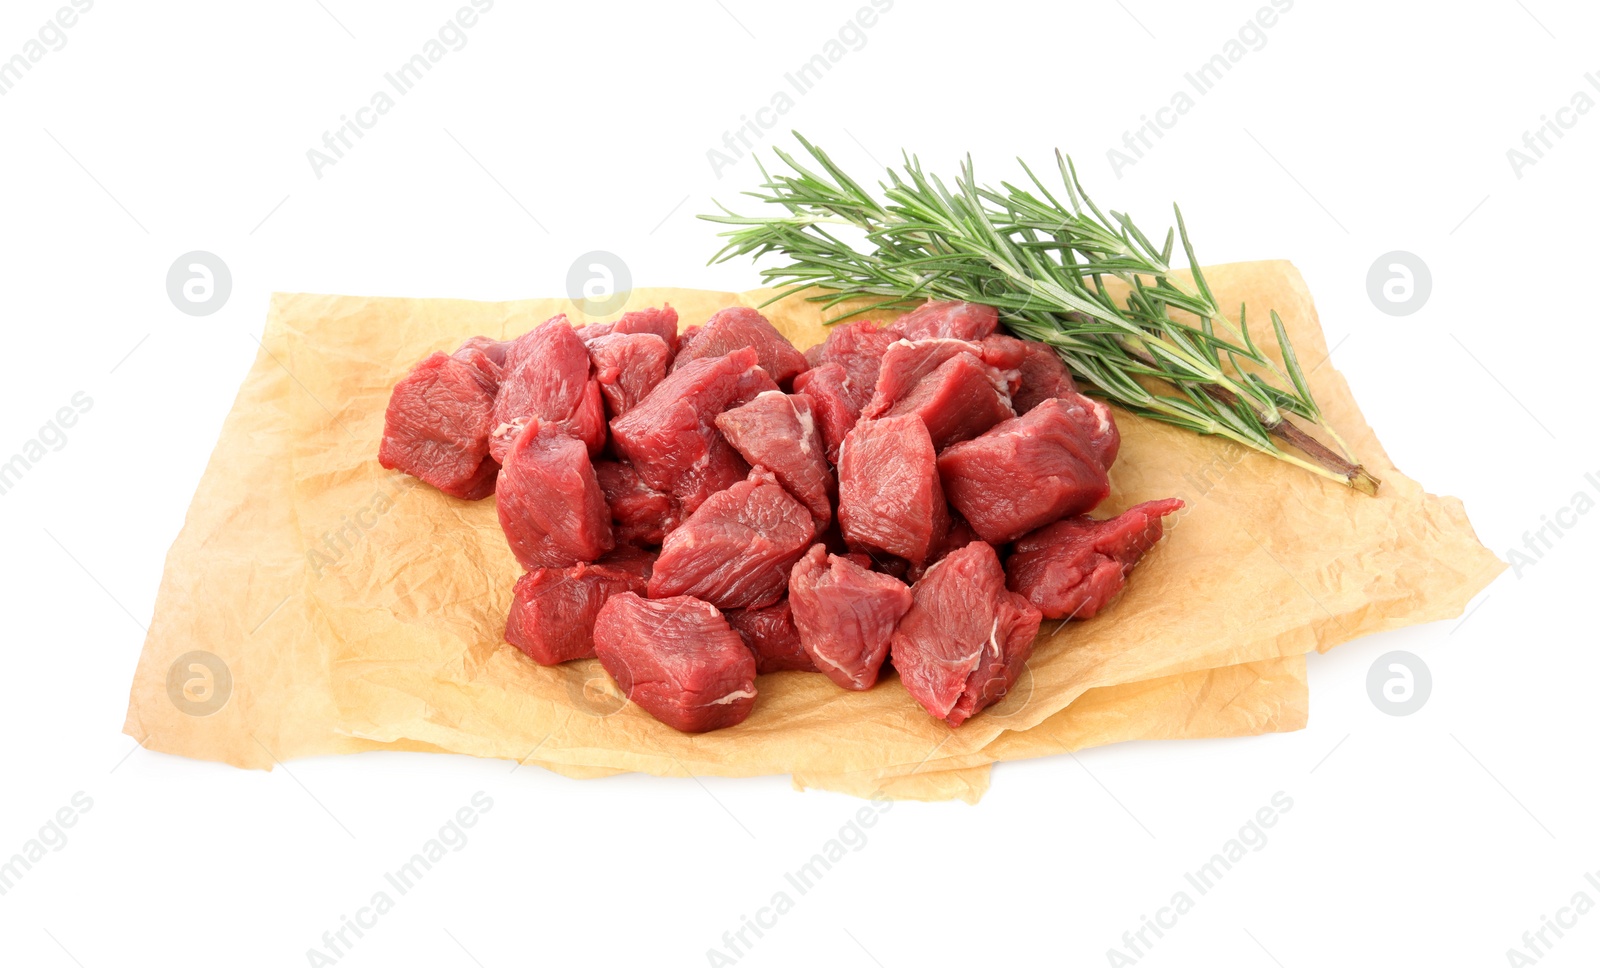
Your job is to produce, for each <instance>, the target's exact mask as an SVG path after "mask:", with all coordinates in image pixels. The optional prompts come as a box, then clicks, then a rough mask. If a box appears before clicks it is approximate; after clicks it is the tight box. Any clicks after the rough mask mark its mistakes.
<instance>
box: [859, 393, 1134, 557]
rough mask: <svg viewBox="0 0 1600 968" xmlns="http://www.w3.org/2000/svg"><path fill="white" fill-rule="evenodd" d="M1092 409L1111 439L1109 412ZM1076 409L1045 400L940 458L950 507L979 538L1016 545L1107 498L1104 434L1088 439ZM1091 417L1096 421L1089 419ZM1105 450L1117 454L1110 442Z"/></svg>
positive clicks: (1101, 408) (948, 450)
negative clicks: (1029, 534) (1103, 423)
mask: <svg viewBox="0 0 1600 968" xmlns="http://www.w3.org/2000/svg"><path fill="white" fill-rule="evenodd" d="M1079 399H1081V400H1085V401H1087V398H1086V397H1080V398H1079ZM1097 406H1098V407H1099V411H1098V412H1099V413H1100V414H1101V415H1102V416H1103V417H1104V419H1105V421H1106V425H1107V426H1108V427H1110V434H1111V435H1112V436H1114V435H1115V434H1116V427H1115V425H1114V424H1111V423H1110V420H1111V414H1110V411H1109V410H1107V409H1106V408H1105V407H1104V405H1097ZM1075 407H1076V404H1075V403H1071V402H1069V401H1067V400H1046V401H1045V402H1043V403H1041V404H1039V405H1038V406H1037V407H1035V408H1033V409H1032V410H1030V411H1028V412H1027V413H1026V414H1024V415H1023V416H1021V417H1013V418H1011V419H1010V420H1007V421H1005V422H1003V423H1000V424H996V425H995V426H994V427H993V428H991V429H990V430H989V431H988V432H987V433H985V434H983V435H982V436H981V437H976V438H974V439H972V440H968V441H964V442H962V443H959V444H952V445H951V446H950V447H949V448H948V449H947V450H945V452H944V453H942V454H940V455H939V477H940V480H941V481H942V482H943V483H944V490H945V493H946V494H947V495H949V497H950V503H951V504H952V505H953V506H954V507H955V509H956V510H957V511H960V512H961V514H962V516H963V517H965V518H966V519H967V522H968V523H969V524H971V525H972V529H973V530H974V531H976V532H978V535H979V537H981V538H983V540H985V541H988V542H990V543H991V544H1004V543H1005V542H1007V541H1012V540H1015V539H1017V538H1020V537H1022V536H1023V535H1025V534H1027V533H1028V532H1029V531H1032V530H1033V529H1035V528H1039V527H1043V526H1044V525H1046V524H1049V523H1051V522H1052V521H1055V520H1057V519H1059V518H1063V517H1066V516H1068V515H1073V514H1082V513H1084V512H1085V511H1088V510H1090V509H1092V508H1093V507H1094V506H1095V505H1097V504H1099V503H1100V502H1101V501H1103V500H1105V498H1106V495H1107V494H1110V493H1111V481H1110V479H1108V478H1107V477H1106V468H1107V467H1108V466H1110V465H1109V463H1102V458H1103V457H1104V456H1105V454H1106V437H1105V435H1104V433H1103V432H1102V433H1101V435H1100V436H1099V437H1097V438H1091V437H1090V435H1089V433H1088V432H1086V431H1085V429H1084V426H1083V413H1082V412H1078V413H1074V412H1073V410H1074V408H1075ZM1079 410H1080V411H1081V408H1079ZM1089 420H1090V422H1091V424H1093V423H1094V422H1095V418H1094V417H1093V416H1090V417H1089ZM1110 452H1111V455H1112V456H1115V452H1116V448H1115V446H1114V445H1112V446H1111V448H1110ZM845 534H846V536H848V535H849V532H848V531H846V532H845Z"/></svg>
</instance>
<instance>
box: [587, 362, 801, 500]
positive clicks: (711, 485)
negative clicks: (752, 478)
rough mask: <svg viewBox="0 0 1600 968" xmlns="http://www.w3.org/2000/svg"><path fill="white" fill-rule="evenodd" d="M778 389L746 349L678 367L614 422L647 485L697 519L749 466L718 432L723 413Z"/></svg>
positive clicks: (617, 438)
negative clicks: (709, 500) (703, 505)
mask: <svg viewBox="0 0 1600 968" xmlns="http://www.w3.org/2000/svg"><path fill="white" fill-rule="evenodd" d="M777 388H778V387H777V384H775V383H773V382H772V378H771V377H769V376H767V373H766V371H765V370H763V369H762V368H761V367H760V366H759V365H757V362H756V351H755V350H753V349H750V348H748V347H746V348H744V349H741V350H735V351H734V352H732V353H729V354H727V355H726V356H717V357H708V358H706V359H702V360H694V361H693V362H691V363H689V364H687V365H685V366H682V367H679V368H678V369H675V370H673V371H672V372H671V373H669V374H668V375H667V378H666V379H665V380H662V381H661V382H660V383H658V384H656V388H655V389H654V390H652V391H650V395H649V396H647V397H645V398H644V399H643V400H641V401H640V402H639V405H638V406H636V407H634V408H633V409H632V410H629V411H628V412H627V413H625V414H623V415H622V416H620V417H618V418H617V419H616V420H613V421H612V422H611V434H612V437H613V440H614V443H615V444H616V448H617V451H618V452H619V453H620V454H622V456H623V457H626V458H627V459H628V462H629V463H631V464H632V465H633V466H634V468H635V469H636V470H637V471H638V472H639V476H640V477H642V478H644V480H645V483H647V484H649V485H650V486H651V487H653V488H655V489H656V490H658V491H661V492H663V493H665V494H670V495H672V496H673V497H674V498H675V499H677V501H678V503H679V504H680V506H681V507H682V509H683V513H685V514H692V513H694V511H695V510H696V509H697V508H699V507H700V504H701V503H702V502H704V501H705V499H706V498H708V497H710V496H711V495H712V494H715V493H716V492H718V491H720V490H722V489H724V488H726V487H729V486H730V485H732V484H735V483H737V482H738V481H740V480H743V479H744V476H745V475H746V474H748V473H749V472H750V465H748V464H746V463H745V462H744V458H742V457H740V456H739V452H738V451H736V450H734V449H733V448H732V447H731V446H729V444H728V442H727V441H726V440H723V439H722V434H720V433H718V432H717V427H716V424H715V420H716V417H717V414H719V413H721V412H722V411H724V410H727V409H728V408H729V407H737V406H739V405H740V404H742V403H746V402H748V401H749V400H752V399H754V398H755V396H756V394H758V393H760V392H762V391H763V390H776V389H777Z"/></svg>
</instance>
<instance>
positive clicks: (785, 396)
mask: <svg viewBox="0 0 1600 968" xmlns="http://www.w3.org/2000/svg"><path fill="white" fill-rule="evenodd" d="M717 429H718V430H721V431H722V436H723V438H724V439H725V440H727V441H728V443H730V444H732V445H733V449H734V450H737V451H738V452H739V455H740V456H741V457H743V458H744V459H745V460H747V461H749V462H750V463H751V464H760V465H762V466H763V467H766V468H767V469H768V470H770V471H772V473H773V474H774V475H775V476H776V477H777V478H778V483H779V484H782V485H783V486H784V487H785V488H786V489H788V491H789V493H790V494H792V495H794V496H795V497H796V498H798V499H799V501H800V503H801V504H804V505H805V506H806V507H807V508H809V509H810V511H811V517H812V518H813V519H815V520H816V522H817V531H818V532H821V531H822V529H823V528H826V527H827V526H828V522H829V521H831V520H833V504H832V501H833V497H834V494H835V493H836V491H837V488H836V486H835V484H834V480H833V472H832V471H830V470H829V469H828V457H827V454H826V452H825V451H824V449H823V443H822V434H821V433H820V432H819V431H818V430H817V422H816V419H815V418H814V417H813V416H812V413H811V398H810V397H808V396H806V395H805V394H803V393H795V394H789V393H784V392H783V391H781V390H768V391H767V392H766V393H761V394H757V396H756V398H755V399H754V400H751V401H750V402H749V403H746V404H743V405H741V406H738V407H734V408H733V409H732V410H727V411H724V412H723V413H719V414H717Z"/></svg>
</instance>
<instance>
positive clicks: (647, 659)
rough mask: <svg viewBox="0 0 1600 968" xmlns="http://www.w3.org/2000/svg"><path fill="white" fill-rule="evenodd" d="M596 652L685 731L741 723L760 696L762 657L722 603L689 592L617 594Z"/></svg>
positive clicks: (646, 703)
mask: <svg viewBox="0 0 1600 968" xmlns="http://www.w3.org/2000/svg"><path fill="white" fill-rule="evenodd" d="M594 652H595V655H597V656H598V657H599V658H600V664H601V665H602V666H604V667H605V670H606V671H607V672H609V673H610V674H611V678H613V679H615V680H617V685H618V686H621V687H622V691H623V693H625V694H626V695H627V697H628V698H629V699H631V700H632V701H633V702H635V703H637V704H638V705H639V707H640V708H641V709H643V710H644V711H645V712H647V713H649V714H650V715H652V716H654V717H655V718H656V719H659V720H660V721H661V722H663V723H666V724H667V725H668V726H671V727H672V728H673V729H676V730H679V731H681V732H685V733H703V732H706V731H707V730H712V729H722V728H724V727H726V726H737V725H738V724H739V723H742V722H744V719H745V717H746V716H748V715H750V709H751V707H753V706H754V705H755V702H756V660H755V656H753V655H751V654H750V650H749V649H748V648H746V647H745V644H744V640H743V639H741V638H739V634H738V633H737V632H735V631H734V630H733V629H732V628H730V627H729V626H728V622H727V620H726V619H724V618H723V617H722V613H721V612H719V611H717V609H716V606H714V605H712V604H711V603H709V602H703V601H701V600H700V599H698V598H690V597H689V596H687V595H679V596H674V597H672V598H663V599H659V600H656V601H651V600H649V599H644V598H640V597H639V596H638V595H636V594H634V593H632V592H623V593H621V594H620V595H613V596H611V598H610V600H608V601H607V602H606V603H605V605H604V607H602V608H601V609H600V614H599V616H598V617H597V618H596V619H595V624H594Z"/></svg>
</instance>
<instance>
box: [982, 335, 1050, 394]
mask: <svg viewBox="0 0 1600 968" xmlns="http://www.w3.org/2000/svg"><path fill="white" fill-rule="evenodd" d="M1034 345H1037V344H1034ZM1028 346H1029V341H1028V340H1024V339H1017V338H1016V337H1015V336H1006V335H1004V334H1001V333H996V334H994V335H993V336H985V337H984V338H983V339H981V340H979V341H978V352H979V354H980V355H981V356H982V357H983V362H985V363H987V364H989V365H990V366H992V367H994V368H995V369H997V370H999V371H1000V372H1001V373H1004V374H1005V375H1006V382H1007V384H1009V386H1008V388H1007V389H1008V392H1011V393H1015V392H1016V389H1017V386H1018V385H1019V384H1021V382H1022V373H1021V371H1020V369H1019V368H1020V367H1021V366H1022V364H1023V362H1024V361H1026V360H1027V358H1028Z"/></svg>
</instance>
